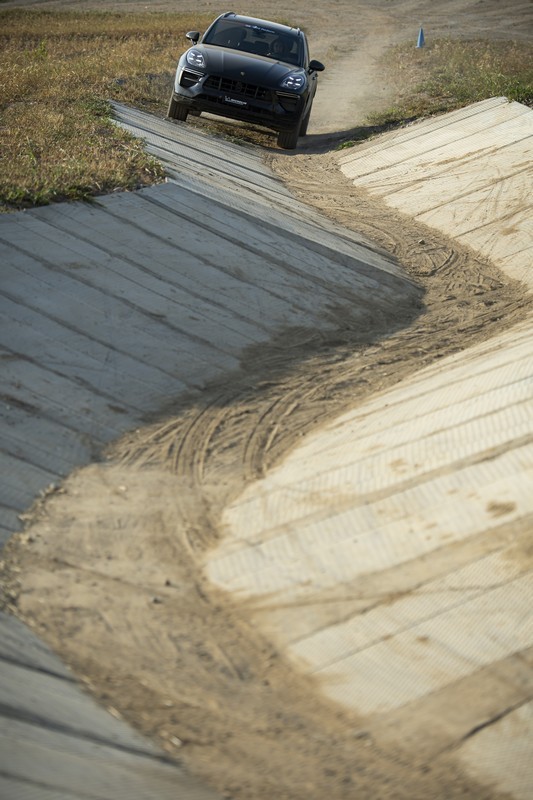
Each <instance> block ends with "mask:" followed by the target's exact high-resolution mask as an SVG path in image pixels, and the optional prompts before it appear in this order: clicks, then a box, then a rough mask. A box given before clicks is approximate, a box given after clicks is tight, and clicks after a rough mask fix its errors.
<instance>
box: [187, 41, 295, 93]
mask: <svg viewBox="0 0 533 800" xmlns="http://www.w3.org/2000/svg"><path fill="white" fill-rule="evenodd" d="M191 49H194V50H198V51H200V52H201V53H202V55H203V57H204V58H205V63H206V67H207V71H208V72H210V73H214V74H224V75H225V76H227V77H229V78H233V79H234V80H240V81H244V82H245V83H255V84H261V85H263V86H269V87H273V88H276V87H277V86H279V84H280V83H281V81H282V80H283V78H285V77H286V76H287V75H290V73H291V72H299V71H302V68H301V67H296V66H292V65H290V64H283V63H281V62H279V61H274V60H273V59H272V58H266V57H265V56H257V55H253V54H252V53H241V52H239V51H238V50H230V49H229V48H226V47H224V48H222V47H216V46H212V45H196V46H195V47H194V48H191Z"/></svg>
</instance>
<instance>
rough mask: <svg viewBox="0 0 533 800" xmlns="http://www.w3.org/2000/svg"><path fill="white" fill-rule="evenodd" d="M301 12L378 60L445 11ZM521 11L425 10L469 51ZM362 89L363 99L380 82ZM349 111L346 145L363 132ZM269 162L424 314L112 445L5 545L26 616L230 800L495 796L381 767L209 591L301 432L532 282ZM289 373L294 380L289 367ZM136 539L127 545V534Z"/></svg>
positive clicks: (321, 167)
mask: <svg viewBox="0 0 533 800" xmlns="http://www.w3.org/2000/svg"><path fill="white" fill-rule="evenodd" d="M9 5H10V3H7V4H6V6H9ZM16 5H20V3H17V4H16ZM44 5H46V6H50V7H57V6H69V7H70V6H74V5H76V6H81V7H85V6H89V5H92V6H95V5H99V4H97V3H92V4H89V3H87V4H85V3H68V2H50V3H45V4H44ZM106 5H107V4H106ZM115 5H116V6H119V7H121V8H126V7H133V6H135V5H136V4H134V3H122V4H121V3H115ZM300 5H301V6H302V13H301V16H302V18H303V24H304V25H306V26H307V27H308V30H309V34H310V36H311V39H312V41H313V40H314V39H315V38H316V40H317V48H316V50H318V51H320V52H316V50H315V49H313V52H314V54H315V55H316V56H317V57H322V58H323V59H324V60H327V47H328V46H329V45H328V42H329V41H330V37H328V36H327V35H325V34H324V33H322V35H317V37H315V36H314V32H315V31H316V32H317V33H318V31H320V30H322V31H324V30H325V27H326V24H327V23H328V18H329V13H330V9H334V12H335V20H336V23H335V24H336V26H338V28H339V29H341V30H343V34H342V38H341V42H342V41H346V40H348V38H349V37H353V39H354V41H356V42H359V43H360V42H361V41H366V42H367V43H368V46H371V45H373V43H372V41H371V39H372V36H371V34H372V33H373V32H376V31H377V30H378V29H379V31H386V32H387V33H386V34H385V36H384V38H383V42H384V43H385V42H389V41H393V40H397V39H398V38H401V37H402V35H404V34H405V33H406V32H407V30H408V29H409V30H410V29H411V28H412V29H413V30H414V31H415V32H416V30H417V27H418V24H419V22H420V19H421V14H422V12H423V11H424V9H426V8H428V9H429V8H430V7H431V6H432V5H433V4H431V3H427V2H425V3H424V2H404V3H398V4H394V7H393V12H394V16H391V15H390V11H389V6H390V5H392V4H390V3H386V2H376V3H372V4H371V5H372V8H371V7H370V4H366V3H364V2H363V3H360V4H358V5H359V6H360V7H361V14H358V15H356V14H354V11H353V8H354V5H355V3H348V2H339V3H334V2H331V3H327V4H323V5H322V7H321V8H320V9H315V10H310V7H309V4H304V3H300V2H298V3H296V4H295V5H294V7H293V13H292V16H293V17H294V18H296V17H297V16H298V13H299V11H298V9H299V6H300ZM514 5H515V6H516V8H517V9H521V10H520V14H517V15H515V16H513V15H512V14H511V13H510V12H509V11H508V12H507V14H508V16H507V17H506V21H505V22H504V24H503V26H502V24H499V23H498V24H497V25H496V24H495V20H497V19H498V13H499V12H498V9H499V8H501V4H500V3H496V2H492V0H490V2H485V3H483V4H478V3H475V2H471V3H467V2H447V3H446V2H445V3H443V4H440V5H439V7H438V12H433V11H431V12H428V14H429V13H431V14H432V15H434V16H435V18H436V20H437V21H438V20H440V22H439V23H438V24H440V25H441V27H442V28H443V29H444V28H445V26H446V24H448V25H450V24H451V23H450V20H452V19H454V20H456V23H455V27H456V30H457V29H460V30H463V31H464V33H465V35H467V34H468V35H470V36H474V35H476V32H475V31H473V30H472V21H473V20H475V21H476V24H477V32H478V33H483V32H484V31H486V27H487V26H486V25H485V20H489V23H490V25H491V26H492V28H491V29H492V31H493V33H494V35H498V36H501V35H504V34H505V33H507V32H508V31H509V32H511V31H513V30H514V29H515V28H516V30H519V31H520V32H523V29H524V26H525V20H526V14H527V11H528V8H527V6H528V4H527V3H519V2H517V3H515V4H514ZM204 6H205V7H209V8H211V4H209V3H200V4H199V10H203V7H204ZM278 6H279V4H278V3H274V2H268V1H267V2H265V3H262V4H259V3H256V2H252V3H250V4H249V5H248V6H247V9H249V10H250V11H251V12H256V13H258V12H259V7H260V9H261V14H262V15H264V16H268V15H269V14H276V13H279V12H277V11H276V9H277V8H278ZM151 7H154V8H163V7H165V8H168V7H175V4H172V3H153V4H152V6H151ZM304 7H305V8H304ZM465 7H466V9H467V10H465ZM458 9H461V10H458ZM482 14H483V15H482ZM520 15H522V16H521V17H520ZM355 19H357V28H355V24H354V21H353V20H355ZM398 20H400V23H398ZM412 20H413V24H412V25H411V21H412ZM461 22H463V24H461ZM466 28H468V31H467V30H466ZM369 37H370V38H369ZM359 57H360V56H359V55H358V58H359ZM367 78H368V80H369V81H371V78H370V76H367ZM374 80H376V78H374ZM357 91H360V92H361V94H360V98H361V100H362V101H363V100H364V103H365V104H366V103H367V102H369V100H368V99H369V98H370V97H372V93H371V92H369V84H367V86H364V87H363V86H361V87H359V88H358V89H357ZM373 97H374V98H376V102H378V103H379V102H381V99H380V96H379V95H376V94H374V95H373ZM365 98H366V99H365ZM353 99H354V100H355V99H356V98H353ZM361 105H363V102H362V104H361ZM346 107H347V106H346V105H343V106H342V108H343V109H346ZM343 114H345V110H344V111H342V112H341V111H339V116H338V117H337V118H336V119H335V127H334V128H333V129H334V130H340V129H343V127H349V126H350V125H353V124H354V121H357V120H354V118H353V115H351V116H350V117H349V118H348V117H346V116H342V115H343ZM328 121H329V124H331V123H332V117H331V115H330V114H329V112H328V114H327V115H326V117H322V118H321V117H319V118H318V120H317V121H316V124H317V126H318V127H319V128H320V129H321V130H323V129H325V128H324V127H323V126H326V125H327V124H328ZM330 130H331V128H330ZM269 161H270V165H271V167H272V168H273V169H274V170H275V171H277V172H278V173H279V174H280V175H281V177H282V178H283V179H284V180H285V181H287V183H288V184H289V185H290V186H291V187H292V189H293V191H294V192H295V193H297V194H299V195H300V196H301V197H302V198H305V200H306V202H309V203H311V204H313V205H315V206H317V207H318V208H319V209H321V210H322V211H323V212H324V213H325V214H328V215H331V216H332V217H333V218H334V219H336V220H337V221H340V222H342V223H343V224H344V225H346V226H347V227H351V228H353V229H354V230H357V231H360V232H362V233H364V234H365V235H366V236H367V237H369V238H372V239H373V240H374V241H376V242H377V243H378V244H380V245H381V246H383V247H384V248H386V249H387V250H389V251H392V252H394V253H395V254H396V256H397V257H398V259H399V260H400V261H401V263H402V264H403V265H404V266H405V268H406V270H407V271H408V272H409V273H410V275H411V276H413V277H414V278H415V279H416V280H417V281H418V282H419V283H420V284H421V286H422V287H423V288H424V292H425V294H424V306H425V307H424V309H423V311H422V313H421V314H420V316H419V317H418V318H417V319H416V321H415V322H413V323H411V324H410V325H408V326H407V327H406V328H402V329H400V328H399V329H398V331H396V332H392V333H391V332H390V331H387V333H389V334H390V335H388V336H387V338H383V339H381V340H380V341H379V342H378V343H375V342H374V343H373V344H372V345H371V346H369V345H368V343H367V334H368V332H367V331H364V332H361V331H359V332H357V331H356V332H350V331H344V330H340V331H339V332H338V333H336V335H335V340H334V341H333V340H329V341H328V340H324V339H322V338H321V337H316V338H309V337H306V338H304V339H303V340H302V341H301V342H295V341H294V340H293V341H291V344H290V346H287V344H286V343H283V342H276V343H272V345H269V346H268V347H262V348H260V349H258V351H255V352H254V353H253V354H250V359H249V360H248V361H246V360H245V362H244V363H243V367H242V370H241V373H240V374H238V375H235V376H233V380H232V382H231V384H228V383H225V384H224V385H220V386H213V387H211V389H210V390H209V391H206V392H205V393H204V394H203V396H202V398H201V402H198V403H196V404H194V405H192V406H191V405H186V404H185V403H183V404H179V403H178V404H177V406H176V408H175V409H173V410H172V412H171V413H169V414H167V416H166V417H165V419H164V420H163V421H162V422H160V421H158V422H156V423H154V425H152V426H150V427H148V428H146V429H143V430H140V431H136V432H135V433H133V434H132V435H131V436H129V437H126V438H125V439H124V440H123V441H122V442H119V443H118V444H117V445H116V447H115V448H114V449H113V452H112V453H110V454H109V456H110V457H109V460H108V462H107V463H106V464H99V465H92V466H90V467H88V468H86V469H82V470H80V471H79V472H78V473H76V474H75V475H73V476H72V477H71V478H70V479H69V480H68V481H67V482H66V485H65V487H64V488H63V489H62V490H61V492H59V493H56V494H55V495H53V496H52V497H50V498H49V499H48V501H47V502H45V503H43V504H41V505H40V506H39V507H37V508H36V509H35V510H34V512H33V514H32V515H30V516H31V518H32V525H31V527H30V528H29V530H28V532H27V533H26V534H24V535H22V537H20V539H19V543H15V544H14V545H13V546H12V547H11V548H10V549H11V558H12V559H13V563H14V565H15V567H16V568H20V569H21V570H22V573H21V574H22V578H21V580H22V594H21V597H20V601H19V613H20V614H21V616H22V617H23V618H24V619H25V620H26V621H28V622H29V623H30V624H31V625H33V626H34V627H35V628H36V630H37V631H38V632H39V634H40V635H42V636H43V638H45V639H46V640H47V641H48V642H49V643H51V644H52V646H53V647H54V649H55V650H56V651H57V652H58V653H60V654H61V655H62V656H63V657H64V659H65V660H66V662H67V663H68V664H70V665H71V666H72V667H73V668H74V670H75V671H76V673H77V674H78V675H79V676H80V677H81V678H82V679H83V680H85V681H86V683H87V685H88V686H89V687H90V688H91V690H92V691H93V692H94V693H95V694H96V696H97V697H99V698H100V699H101V700H102V702H103V703H104V704H106V705H108V706H112V707H113V708H115V709H118V710H119V711H120V713H121V714H122V715H123V716H124V717H125V718H126V719H128V720H129V721H131V722H132V723H133V724H134V725H135V726H137V727H138V728H140V729H141V730H142V731H144V732H146V733H148V734H150V735H152V736H154V737H156V738H158V739H159V740H160V741H161V743H162V745H163V746H164V747H165V748H166V749H167V750H168V751H169V752H170V753H171V754H172V755H173V756H177V757H178V758H180V759H182V760H183V761H184V762H185V763H186V764H187V765H188V766H189V767H190V769H191V770H192V771H193V772H195V773H197V774H199V775H202V776H204V777H205V778H206V779H207V780H208V781H209V782H210V783H212V784H213V785H214V786H216V787H217V788H219V789H220V790H221V791H223V792H224V793H225V795H224V796H226V797H228V798H230V797H234V798H239V800H267V799H268V800H271V798H273V797H275V798H280V800H281V798H287V800H288V799H289V798H291V800H293V799H294V800H296V798H302V800H303V798H306V799H307V798H316V800H322V798H324V797H325V796H329V797H331V798H332V799H334V800H337V798H338V799H339V800H340V799H341V798H354V797H356V796H357V797H362V798H369V799H370V798H372V800H374V799H376V800H377V798H420V800H422V798H424V800H426V798H442V799H443V800H444V798H450V800H452V799H453V798H459V797H469V798H476V800H478V798H489V797H496V796H497V795H496V794H495V793H491V792H490V790H487V789H483V788H481V787H480V786H478V785H477V784H474V783H473V782H472V781H470V780H468V779H467V778H466V777H464V776H463V775H462V774H461V772H460V770H458V769H455V768H452V769H449V770H445V771H444V772H439V771H433V770H432V768H431V765H427V764H423V765H420V764H418V763H417V761H416V754H414V755H413V760H412V762H410V763H405V762H404V761H403V760H401V759H400V758H399V757H398V756H397V755H396V754H395V753H393V752H381V751H379V750H378V749H377V748H376V747H374V746H373V745H372V743H371V741H370V740H369V738H368V735H367V733H366V732H365V720H364V719H358V718H355V717H353V716H352V715H350V714H348V713H347V712H345V711H344V710H342V709H339V708H338V707H336V706H335V705H334V704H332V703H329V702H327V701H326V700H321V699H320V691H319V687H317V686H315V685H314V682H313V680H312V679H311V678H308V677H305V676H303V675H301V674H299V673H298V672H297V671H296V670H295V669H294V668H293V667H292V666H291V665H290V664H287V663H285V661H284V659H283V657H282V656H281V655H280V654H279V653H278V652H277V651H276V647H275V644H273V643H272V642H270V641H268V639H266V638H265V637H264V635H263V634H262V633H261V632H260V631H258V630H257V629H256V628H254V627H253V625H252V624H251V617H250V614H249V609H247V608H246V606H245V605H244V604H239V603H238V602H236V601H234V600H231V599H229V598H227V597H225V596H223V595H221V594H219V593H217V592H214V591H213V590H212V589H211V588H210V587H209V586H208V585H207V584H206V581H205V579H204V577H203V575H202V555H203V553H204V552H205V551H206V550H207V549H208V548H209V547H211V546H212V544H213V543H214V542H215V541H216V540H217V538H218V537H220V536H221V535H223V531H221V530H219V527H218V520H219V518H220V513H221V510H222V509H223V508H224V506H225V505H226V504H227V502H228V501H229V500H230V499H231V498H232V497H234V496H235V495H236V494H237V493H238V492H240V491H241V490H242V487H243V486H244V485H245V484H246V483H247V482H249V481H252V480H254V479H256V478H257V477H258V476H260V475H261V474H263V473H264V472H265V471H267V470H268V469H269V468H270V467H271V466H272V464H274V463H275V462H277V461H278V460H279V459H280V458H282V457H283V456H284V455H285V454H286V453H287V452H288V451H289V450H290V448H291V447H292V446H293V445H294V443H295V442H297V441H298V440H299V439H300V437H301V436H303V435H305V433H306V432H307V431H309V430H312V429H315V428H316V427H317V426H319V425H321V424H322V423H323V422H324V421H325V420H326V419H328V418H331V417H332V416H335V415H336V414H338V413H339V411H341V410H343V409H345V408H347V407H353V406H354V405H355V404H357V403H359V402H361V401H362V400H363V399H364V398H367V397H369V396H370V395H372V394H374V393H376V392H378V391H380V390H382V389H384V388H386V387H387V386H390V385H392V384H394V383H395V382H397V381H398V380H400V379H401V378H402V377H404V376H406V375H408V374H410V373H412V372H414V371H416V370H418V369H420V368H421V367H423V366H425V365H427V364H429V363H431V362H432V361H434V360H435V359H437V358H441V357H443V356H445V355H447V354H450V353H453V352H457V351H458V350H461V349H464V348H466V347H468V346H469V345H471V344H473V343H475V342H477V341H480V340H486V339H488V338H490V336H491V335H493V334H495V333H496V332H497V331H498V330H499V329H500V326H501V325H502V321H503V320H504V321H505V325H506V326H510V325H512V323H513V322H515V321H518V320H519V319H520V318H522V317H523V316H524V315H525V314H526V313H528V311H529V310H530V302H529V301H528V300H526V299H524V292H523V291H522V288H521V286H518V285H515V284H512V283H510V282H509V281H508V280H506V279H505V278H504V277H503V276H502V275H501V274H500V273H499V272H498V271H497V270H495V269H494V268H493V267H492V266H491V265H490V264H487V263H485V262H483V261H482V260H480V259H478V258H476V257H475V255H474V254H472V253H471V252H469V251H467V250H463V249H461V248H457V247H456V246H454V244H453V242H450V241H448V240H446V239H445V238H444V237H442V236H440V235H438V234H436V233H434V232H432V231H430V230H429V229H425V228H420V227H417V226H415V225H413V224H412V223H411V222H410V221H409V220H408V219H407V218H404V217H401V216H399V215H396V214H395V213H394V212H392V211H391V210H389V209H386V208H385V207H384V206H382V205H381V204H379V203H378V202H377V201H376V200H371V199H369V198H368V197H367V196H366V195H365V194H364V193H362V192H359V191H357V190H356V189H355V188H354V187H353V186H352V185H351V184H350V182H349V181H347V180H345V179H344V178H343V177H342V175H341V173H340V171H339V170H338V169H337V167H336V164H335V156H334V154H331V153H325V154H322V155H316V154H314V155H312V154H306V153H305V152H303V153H302V152H300V153H296V154H295V155H291V156H286V155H280V156H270V157H269ZM401 323H402V320H401V319H398V325H400V324H401ZM377 324H379V323H377ZM376 333H377V331H376V330H374V331H372V334H373V335H374V336H375V335H376ZM382 333H383V334H384V333H386V331H382ZM296 356H297V358H296ZM294 363H298V364H299V365H300V366H299V367H298V368H297V369H294V368H287V367H288V366H289V367H290V366H291V365H293V364H294ZM280 376H282V377H280ZM125 529H127V531H128V538H127V540H125V539H124V537H123V536H122V535H120V533H119V531H121V530H125ZM28 545H31V546H28ZM140 554H142V558H140V557H139V556H140ZM311 698H312V700H311ZM500 796H501V795H500Z"/></svg>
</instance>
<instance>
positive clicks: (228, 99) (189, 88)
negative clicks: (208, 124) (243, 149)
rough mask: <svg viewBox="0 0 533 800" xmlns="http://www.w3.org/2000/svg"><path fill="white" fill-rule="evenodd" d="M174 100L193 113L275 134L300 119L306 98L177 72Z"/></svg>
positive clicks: (214, 77) (220, 77)
mask: <svg viewBox="0 0 533 800" xmlns="http://www.w3.org/2000/svg"><path fill="white" fill-rule="evenodd" d="M174 99H175V100H176V101H177V102H178V103H180V104H183V105H184V106H187V107H188V108H189V109H190V111H191V112H192V113H194V112H196V113H198V112H202V111H205V112H210V113H211V114H217V115H219V116H223V117H229V118H231V119H238V120H242V121H244V122H252V123H256V124H257V125H262V126H264V127H266V128H271V129H272V130H275V131H285V130H292V129H293V128H294V127H295V126H296V125H297V123H298V121H299V120H300V119H301V117H302V114H303V110H304V107H305V102H306V94H305V93H304V94H303V95H302V94H296V93H295V92H286V91H282V90H278V89H271V88H268V87H264V86H256V85H254V84H250V83H245V82H243V81H239V80H234V79H232V78H228V77H226V76H220V75H203V74H201V73H197V72H195V71H194V70H191V69H189V68H181V69H178V72H177V74H176V82H175V85H174Z"/></svg>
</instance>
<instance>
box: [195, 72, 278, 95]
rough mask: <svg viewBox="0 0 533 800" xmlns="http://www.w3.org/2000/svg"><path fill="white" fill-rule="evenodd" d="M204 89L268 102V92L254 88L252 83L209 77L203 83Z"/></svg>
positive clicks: (214, 76) (216, 76)
mask: <svg viewBox="0 0 533 800" xmlns="http://www.w3.org/2000/svg"><path fill="white" fill-rule="evenodd" d="M204 88H205V89H216V90H217V91H219V92H233V93H234V94H242V95H243V96H244V97H253V98H254V99H255V100H268V99H269V98H270V94H271V93H270V90H269V89H265V87H264V86H255V85H254V84H253V83H243V81H236V80H232V79H231V78H224V77H222V76H219V75H210V76H209V77H208V78H207V79H206V80H205V82H204Z"/></svg>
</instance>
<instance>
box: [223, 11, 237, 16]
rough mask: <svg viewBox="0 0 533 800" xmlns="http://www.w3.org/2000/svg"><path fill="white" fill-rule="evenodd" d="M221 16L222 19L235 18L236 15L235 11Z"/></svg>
mask: <svg viewBox="0 0 533 800" xmlns="http://www.w3.org/2000/svg"><path fill="white" fill-rule="evenodd" d="M222 16H223V17H236V16H237V14H236V13H235V11H226V12H225V13H224V14H222Z"/></svg>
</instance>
